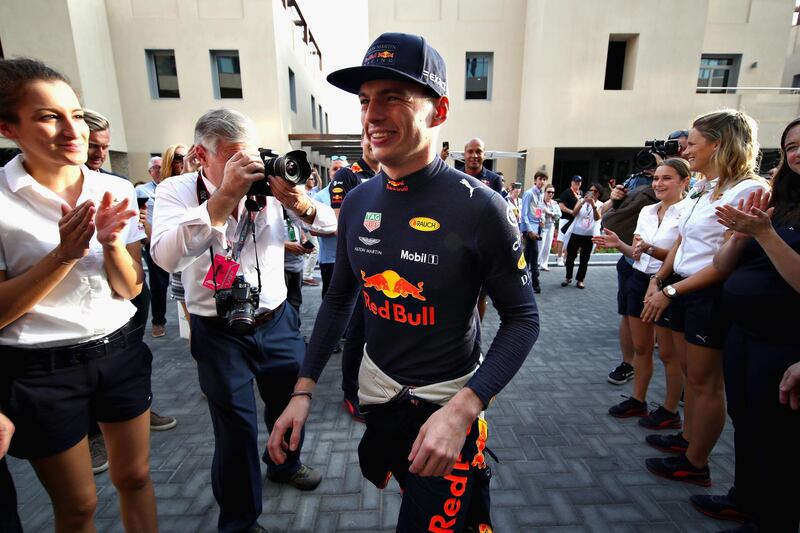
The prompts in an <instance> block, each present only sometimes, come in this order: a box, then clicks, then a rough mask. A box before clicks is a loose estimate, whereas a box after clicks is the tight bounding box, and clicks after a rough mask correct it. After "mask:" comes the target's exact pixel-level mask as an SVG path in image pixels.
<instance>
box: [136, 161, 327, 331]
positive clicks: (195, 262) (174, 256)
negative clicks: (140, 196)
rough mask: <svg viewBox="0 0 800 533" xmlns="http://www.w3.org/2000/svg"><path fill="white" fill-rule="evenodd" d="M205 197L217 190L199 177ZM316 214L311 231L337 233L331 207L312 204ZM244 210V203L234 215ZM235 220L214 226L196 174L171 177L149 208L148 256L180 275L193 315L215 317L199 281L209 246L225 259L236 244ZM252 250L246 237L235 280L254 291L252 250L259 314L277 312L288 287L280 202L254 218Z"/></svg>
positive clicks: (211, 298) (210, 296) (269, 204)
mask: <svg viewBox="0 0 800 533" xmlns="http://www.w3.org/2000/svg"><path fill="white" fill-rule="evenodd" d="M202 179H203V182H204V183H205V186H206V188H207V189H208V192H209V194H212V195H213V194H214V191H215V190H216V187H215V186H214V185H213V184H212V183H211V182H210V181H208V180H207V179H206V178H202ZM314 205H315V206H316V208H317V214H316V217H315V218H314V222H313V224H311V225H304V227H306V228H307V229H309V230H311V231H315V232H322V233H329V232H332V231H335V230H336V214H335V213H334V212H333V209H331V208H330V206H327V205H325V204H323V203H320V202H317V201H314ZM243 209H244V198H242V200H241V201H240V202H239V207H238V209H237V212H239V213H241V212H242V210H243ZM236 227H237V221H236V219H235V218H233V216H229V217H228V220H227V221H226V223H225V224H223V225H222V226H212V225H211V218H210V216H209V214H208V209H207V208H206V205H205V203H204V204H202V205H200V203H199V201H198V197H197V172H191V173H189V174H182V175H181V176H174V177H172V178H169V179H168V180H164V181H162V182H161V183H160V184H159V185H158V188H157V189H156V201H155V206H154V209H153V231H152V238H151V240H150V255H151V256H152V257H153V260H154V261H155V262H156V263H157V264H158V265H159V266H160V267H161V268H163V269H164V270H166V271H167V272H177V271H182V275H181V281H182V282H183V286H184V289H185V290H186V306H187V307H188V309H189V312H190V313H192V314H195V315H200V316H208V317H215V316H217V308H216V304H215V302H214V291H213V290H211V289H207V288H205V287H203V280H204V279H205V277H206V274H207V273H208V270H209V268H210V267H211V255H210V254H209V247H213V251H214V255H217V254H219V255H223V256H225V255H227V254H228V253H229V249H230V243H233V242H235V241H236V239H237V235H236ZM255 227H256V243H255V244H256V246H255V247H254V246H253V237H252V235H250V236H249V237H248V239H247V240H246V241H245V245H244V247H243V249H242V253H241V256H240V257H239V261H238V262H239V265H240V266H239V270H238V272H237V275H244V277H245V280H246V281H247V282H248V283H250V284H251V285H252V286H253V287H258V275H257V272H256V249H257V250H258V262H259V268H260V269H261V297H260V299H259V308H260V309H275V308H276V307H278V306H279V305H280V304H281V303H282V302H283V301H284V300H286V282H285V280H284V274H283V253H284V248H283V242H284V237H285V233H286V227H285V225H284V221H283V209H282V208H281V204H280V202H278V200H277V199H275V198H274V197H272V196H269V197H267V205H266V207H265V208H264V209H262V210H261V211H259V212H258V213H257V214H256V217H255Z"/></svg>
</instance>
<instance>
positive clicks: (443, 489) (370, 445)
mask: <svg viewBox="0 0 800 533" xmlns="http://www.w3.org/2000/svg"><path fill="white" fill-rule="evenodd" d="M436 407H437V406H433V407H431V404H428V403H427V402H421V401H419V402H417V404H416V405H414V404H412V403H411V402H408V401H404V402H402V403H400V404H396V405H394V406H383V407H380V408H378V409H379V410H375V411H371V412H370V411H367V413H366V415H365V416H366V426H367V430H366V431H365V432H364V435H363V436H362V438H361V442H360V443H359V445H358V459H359V464H360V466H361V473H362V474H363V475H364V477H365V478H367V479H368V480H369V481H371V482H372V483H373V484H374V485H375V486H377V487H379V488H383V487H385V486H386V484H387V483H388V481H389V475H390V474H391V475H394V477H395V479H396V480H397V483H398V484H399V485H400V487H401V488H402V489H403V492H402V494H403V500H402V503H401V504H400V514H399V516H398V518H397V531H398V532H400V533H417V532H419V531H452V532H464V531H473V532H476V533H477V532H479V531H489V528H490V527H491V519H490V517H489V515H490V506H491V502H490V496H489V480H490V478H491V471H490V469H489V468H488V467H487V465H486V462H485V456H484V452H485V446H486V437H487V433H488V431H487V426H486V425H485V424H484V425H481V423H479V422H478V421H477V420H476V421H475V422H473V424H472V426H471V427H470V430H469V433H468V435H467V438H466V440H465V441H464V446H463V448H462V449H461V453H460V454H459V456H458V459H457V461H456V464H455V467H454V468H453V470H452V472H451V473H450V474H448V475H447V476H444V477H422V476H418V475H416V474H412V473H411V472H409V471H408V467H409V462H408V454H409V453H410V451H411V447H412V444H413V443H414V440H415V439H416V437H417V435H418V434H419V429H420V427H421V426H422V425H423V424H424V423H425V422H426V421H427V420H428V417H430V415H431V413H432V412H433V411H434V410H435V408H436ZM481 526H483V527H481Z"/></svg>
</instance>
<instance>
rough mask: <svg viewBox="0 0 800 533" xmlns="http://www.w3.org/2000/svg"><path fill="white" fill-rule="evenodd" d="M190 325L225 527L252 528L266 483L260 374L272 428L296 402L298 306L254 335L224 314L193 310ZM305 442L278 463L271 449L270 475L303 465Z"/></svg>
mask: <svg viewBox="0 0 800 533" xmlns="http://www.w3.org/2000/svg"><path fill="white" fill-rule="evenodd" d="M190 324H191V328H192V339H191V349H192V356H193V357H194V358H195V360H196V361H197V374H198V377H199V379H200V388H201V389H202V391H203V393H204V394H205V395H206V397H207V398H208V410H209V412H210V413H211V422H212V424H213V427H214V445H215V446H214V459H213V461H212V464H211V487H212V489H213V492H214V498H215V499H216V500H217V503H218V504H219V507H220V514H219V522H218V527H219V531H220V532H221V533H229V532H240V531H247V530H248V529H249V528H250V527H252V526H253V525H254V524H255V522H256V520H258V517H259V515H261V509H262V507H261V486H262V484H263V478H262V476H261V465H260V463H259V454H258V441H257V438H258V418H257V417H258V414H257V409H256V399H255V394H254V393H253V379H255V381H256V384H257V385H258V392H259V394H260V396H261V399H262V400H263V401H264V404H265V407H264V422H265V423H266V425H267V429H268V430H270V431H271V430H272V427H273V425H274V423H275V421H276V420H277V419H278V417H279V416H280V415H281V413H282V412H283V410H284V408H285V407H286V405H287V404H288V403H289V399H290V395H291V393H292V390H293V389H294V384H295V382H296V381H297V375H298V373H299V371H300V363H301V362H302V359H303V355H304V353H305V343H304V342H303V338H302V337H301V336H300V328H299V324H298V321H297V312H296V311H295V309H294V307H292V306H291V305H286V304H284V305H283V306H281V307H280V308H279V310H278V311H277V312H276V314H275V316H274V317H273V318H272V320H270V321H268V322H267V323H265V324H261V325H260V326H258V327H257V328H256V330H255V333H254V334H253V335H243V336H237V335H233V334H231V333H229V332H228V330H227V327H226V325H225V322H224V321H223V320H220V319H218V318H207V317H200V316H197V315H190ZM301 448H302V441H301V446H300V448H298V449H297V451H295V452H290V453H289V454H288V458H287V460H286V462H285V463H284V464H283V465H276V464H274V463H273V462H272V461H271V460H270V458H269V455H268V454H267V452H266V451H264V455H263V460H264V462H265V463H266V464H267V474H268V475H269V476H270V477H281V478H283V477H289V476H291V475H292V474H294V473H295V472H296V471H297V470H298V469H299V468H300V449H301Z"/></svg>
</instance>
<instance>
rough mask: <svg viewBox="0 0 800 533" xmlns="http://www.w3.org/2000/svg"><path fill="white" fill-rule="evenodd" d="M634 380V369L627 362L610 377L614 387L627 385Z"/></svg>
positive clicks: (621, 364)
mask: <svg viewBox="0 0 800 533" xmlns="http://www.w3.org/2000/svg"><path fill="white" fill-rule="evenodd" d="M632 379H633V367H632V366H631V365H630V364H628V363H626V362H625V361H623V362H621V363H620V364H619V366H618V367H617V368H615V369H614V370H612V371H611V373H610V374H609V375H608V382H609V383H613V384H614V385H625V384H626V383H627V382H629V381H630V380H632Z"/></svg>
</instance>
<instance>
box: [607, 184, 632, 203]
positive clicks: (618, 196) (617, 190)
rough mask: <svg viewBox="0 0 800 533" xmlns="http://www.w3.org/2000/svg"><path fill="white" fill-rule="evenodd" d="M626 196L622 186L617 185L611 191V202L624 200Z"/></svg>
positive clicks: (626, 192) (626, 193)
mask: <svg viewBox="0 0 800 533" xmlns="http://www.w3.org/2000/svg"><path fill="white" fill-rule="evenodd" d="M626 196H628V191H627V190H626V189H625V187H624V186H622V185H617V186H616V187H614V188H613V189H611V199H612V200H624V199H625V197H626Z"/></svg>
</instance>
